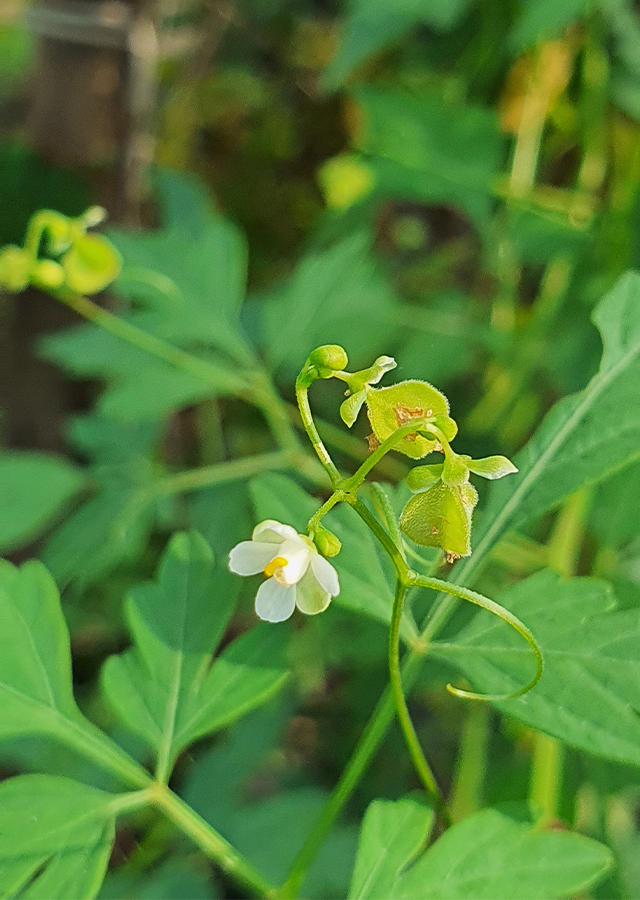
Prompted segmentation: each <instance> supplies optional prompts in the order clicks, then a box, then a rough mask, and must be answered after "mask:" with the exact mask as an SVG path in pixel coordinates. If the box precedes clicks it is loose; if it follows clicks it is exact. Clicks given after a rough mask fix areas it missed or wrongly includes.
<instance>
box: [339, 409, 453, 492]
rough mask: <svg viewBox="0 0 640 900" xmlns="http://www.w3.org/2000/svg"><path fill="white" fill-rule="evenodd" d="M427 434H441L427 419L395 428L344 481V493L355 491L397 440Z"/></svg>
mask: <svg viewBox="0 0 640 900" xmlns="http://www.w3.org/2000/svg"><path fill="white" fill-rule="evenodd" d="M426 430H428V431H429V432H432V431H433V432H436V431H437V432H438V435H439V436H441V432H440V431H439V429H437V428H435V426H433V425H432V424H431V422H430V420H429V419H411V421H410V422H405V424H404V425H401V426H400V427H399V428H397V429H396V430H395V431H394V432H393V434H390V435H389V437H388V438H386V439H385V440H384V441H383V442H382V443H381V444H380V446H379V447H376V449H375V450H374V451H373V453H372V454H371V455H370V456H369V457H368V458H367V459H365V461H364V462H363V463H362V465H361V466H360V467H359V468H358V470H357V471H356V472H354V473H353V475H352V476H351V477H350V478H347V479H346V481H345V482H344V483H343V484H342V487H343V488H344V489H345V490H346V491H355V490H357V489H358V488H359V487H360V485H361V484H362V482H363V481H364V480H365V478H366V477H367V475H368V474H369V472H370V471H371V470H372V469H374V468H375V467H376V466H377V465H378V463H379V462H380V460H381V459H382V458H383V457H384V456H386V455H387V453H388V452H389V451H390V450H395V449H396V445H397V443H398V441H399V440H401V439H402V438H404V437H406V436H407V435H408V434H414V433H415V432H416V431H426Z"/></svg>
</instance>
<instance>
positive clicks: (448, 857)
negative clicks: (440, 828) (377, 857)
mask: <svg viewBox="0 0 640 900" xmlns="http://www.w3.org/2000/svg"><path fill="white" fill-rule="evenodd" d="M611 864H612V856H611V851H610V850H609V849H608V848H607V847H605V846H603V845H602V844H599V843H597V842H596V841H593V840H591V839H590V838H586V837H583V836H582V835H579V834H571V833H569V832H547V833H545V832H541V831H536V830H534V829H533V827H532V824H531V823H530V822H527V821H525V822H522V821H517V820H515V819H513V818H510V817H509V816H508V815H506V814H505V813H503V812H500V811H498V810H497V809H485V810H483V811H482V812H479V813H476V814H475V815H472V816H469V818H467V819H465V820H464V821H463V822H460V823H459V824H457V825H454V826H453V828H450V829H449V830H448V831H447V832H445V834H444V835H442V837H441V838H439V840H437V841H436V843H435V844H433V846H432V847H430V848H429V849H428V850H427V852H426V853H425V854H424V855H423V856H421V857H420V859H419V860H418V861H417V862H416V863H415V864H414V865H413V866H411V868H409V869H408V871H404V872H402V873H401V874H400V875H399V877H398V878H397V880H396V882H395V884H394V886H393V890H392V891H391V894H390V895H389V896H392V897H394V898H397V900H414V898H416V897H420V898H421V900H470V898H474V900H554V898H560V897H572V896H576V895H577V894H580V893H582V892H583V891H585V890H586V889H587V888H588V887H589V886H590V885H591V884H594V883H595V882H596V881H598V880H599V879H600V878H601V877H602V876H603V875H604V874H605V873H606V872H607V870H608V869H609V868H610V867H611Z"/></svg>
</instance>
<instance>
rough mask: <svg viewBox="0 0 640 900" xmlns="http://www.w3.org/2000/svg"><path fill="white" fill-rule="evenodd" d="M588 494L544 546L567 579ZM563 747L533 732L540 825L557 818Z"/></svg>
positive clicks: (571, 505) (566, 508)
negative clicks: (540, 815)
mask: <svg viewBox="0 0 640 900" xmlns="http://www.w3.org/2000/svg"><path fill="white" fill-rule="evenodd" d="M590 501H591V491H590V490H589V489H588V488H582V489H581V490H579V491H576V493H575V494H572V495H571V497H569V498H568V499H567V500H565V502H564V505H563V506H562V508H561V510H560V512H559V513H558V518H557V520H556V524H555V527H554V529H553V531H552V533H551V537H550V538H549V542H548V544H547V549H548V565H549V566H550V567H551V568H552V569H555V570H556V571H557V572H559V573H560V574H561V575H563V576H564V577H565V578H570V577H571V576H572V575H575V573H576V570H577V568H578V558H579V555H580V549H581V547H582V542H583V539H584V528H585V521H586V518H587V515H588V512H589V505H590ZM563 768H564V747H563V745H562V744H561V743H560V742H559V741H557V740H556V739H555V738H552V737H550V736H549V735H548V734H542V732H539V731H536V732H534V742H533V759H532V762H531V785H530V788H529V797H530V799H531V800H532V801H533V802H534V803H535V804H536V805H537V806H539V807H540V809H541V810H542V818H541V820H540V821H541V825H542V826H543V827H544V825H546V824H548V823H549V822H552V821H553V820H554V819H557V818H558V812H559V807H560V798H561V795H562V772H563Z"/></svg>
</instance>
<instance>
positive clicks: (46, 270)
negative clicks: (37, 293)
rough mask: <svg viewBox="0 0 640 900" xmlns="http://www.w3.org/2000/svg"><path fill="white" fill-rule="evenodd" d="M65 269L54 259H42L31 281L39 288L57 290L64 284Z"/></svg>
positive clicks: (37, 264)
mask: <svg viewBox="0 0 640 900" xmlns="http://www.w3.org/2000/svg"><path fill="white" fill-rule="evenodd" d="M64 277H65V276H64V269H63V268H62V266H61V265H60V264H59V263H57V262H54V261H53V260H52V259H41V260H38V262H37V263H36V264H35V266H34V268H33V271H32V273H31V280H32V281H33V283H34V284H35V285H36V286H37V287H41V288H45V289H46V290H55V288H59V287H62V285H63V284H64Z"/></svg>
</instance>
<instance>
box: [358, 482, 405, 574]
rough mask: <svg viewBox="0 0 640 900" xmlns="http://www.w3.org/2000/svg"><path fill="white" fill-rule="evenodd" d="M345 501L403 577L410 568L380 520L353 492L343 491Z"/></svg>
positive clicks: (397, 572)
mask: <svg viewBox="0 0 640 900" xmlns="http://www.w3.org/2000/svg"><path fill="white" fill-rule="evenodd" d="M344 500H345V503H348V504H349V506H351V507H352V508H353V509H354V510H355V511H356V512H357V513H358V515H359V516H360V518H361V519H362V521H363V522H364V523H365V525H367V527H368V528H369V530H370V531H371V532H373V534H374V536H375V537H376V538H377V539H378V541H379V542H380V543H381V544H382V546H383V547H384V549H385V550H386V552H387V554H388V556H389V558H390V559H391V562H392V563H393V567H394V569H395V570H396V574H397V576H398V577H399V578H402V579H405V578H406V577H407V575H408V574H409V572H411V569H410V568H409V566H408V565H407V563H406V560H405V558H404V556H403V555H402V552H401V551H400V550H399V548H398V547H396V545H395V543H394V542H393V540H392V539H391V537H390V536H389V534H388V533H387V532H386V531H385V530H384V528H383V527H382V525H381V524H380V522H378V520H377V519H376V517H375V516H374V515H373V513H371V512H370V511H369V509H368V507H366V506H365V504H364V503H363V502H362V500H360V499H359V497H357V496H356V494H354V493H350V492H349V493H345V496H344Z"/></svg>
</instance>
